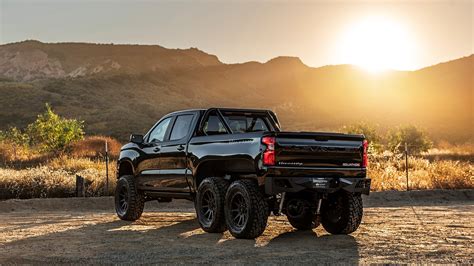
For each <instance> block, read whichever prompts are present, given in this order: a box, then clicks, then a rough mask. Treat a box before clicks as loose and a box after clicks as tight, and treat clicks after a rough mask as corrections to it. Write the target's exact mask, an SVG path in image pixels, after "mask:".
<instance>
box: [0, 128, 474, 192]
mask: <svg viewBox="0 0 474 266" xmlns="http://www.w3.org/2000/svg"><path fill="white" fill-rule="evenodd" d="M106 139H107V141H108V142H109V143H110V144H111V145H110V148H111V153H112V155H114V154H118V149H119V147H120V143H118V142H116V141H115V140H113V139H109V138H105V137H89V138H86V139H85V140H83V141H81V142H77V143H75V144H73V145H71V149H70V152H69V153H64V154H62V155H59V156H56V157H53V156H52V155H51V154H38V153H36V152H34V151H31V150H28V149H27V148H24V147H21V146H14V145H12V144H8V143H2V142H0V159H1V160H2V161H0V163H3V164H2V166H1V167H0V199H6V198H38V197H69V196H73V195H74V193H75V176H76V175H80V176H83V177H84V178H86V180H87V182H88V183H87V191H86V194H87V196H101V195H104V194H107V195H111V194H112V193H113V190H114V188H115V181H116V179H115V173H116V162H115V161H114V160H112V161H111V162H110V164H109V182H110V185H109V191H108V192H105V191H104V187H105V163H104V161H103V157H102V155H103V153H102V152H103V143H104V141H105V140H106ZM473 154H474V153H473V152H472V146H462V147H441V148H438V149H436V150H431V151H430V152H429V153H426V154H423V155H422V157H417V158H416V157H410V159H409V182H410V183H409V186H410V189H466V188H470V189H472V188H474V164H473V159H472V158H473V157H474V155H473ZM440 158H441V159H440ZM457 158H462V160H459V159H457ZM368 174H369V176H370V177H371V178H372V190H374V191H381V190H405V189H406V177H405V160H404V158H402V157H400V156H395V155H393V154H385V155H379V156H371V158H370V163H369V173H368Z"/></svg>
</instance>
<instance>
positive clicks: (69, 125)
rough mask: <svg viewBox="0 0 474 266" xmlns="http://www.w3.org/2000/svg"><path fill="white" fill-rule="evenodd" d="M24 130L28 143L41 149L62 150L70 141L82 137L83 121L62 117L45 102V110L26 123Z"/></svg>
mask: <svg viewBox="0 0 474 266" xmlns="http://www.w3.org/2000/svg"><path fill="white" fill-rule="evenodd" d="M26 132H27V134H28V136H29V138H30V144H31V145H33V146H37V147H38V148H39V149H40V150H41V151H63V150H64V148H65V147H66V146H67V145H68V144H69V143H70V142H72V141H75V140H80V139H82V138H83V137H84V122H83V121H78V120H76V119H66V118H62V117H60V116H59V115H57V114H56V113H54V112H53V110H52V109H51V106H50V105H49V104H46V111H45V112H44V113H43V114H40V115H38V118H37V119H36V121H35V122H33V123H32V124H29V125H28V127H27V130H26Z"/></svg>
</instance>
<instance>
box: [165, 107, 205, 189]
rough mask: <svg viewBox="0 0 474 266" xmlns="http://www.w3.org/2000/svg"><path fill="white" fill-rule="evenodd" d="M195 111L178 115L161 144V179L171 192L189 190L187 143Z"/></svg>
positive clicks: (193, 123)
mask: <svg viewBox="0 0 474 266" xmlns="http://www.w3.org/2000/svg"><path fill="white" fill-rule="evenodd" d="M196 117H197V116H196V115H195V113H182V114H179V115H176V117H175V119H174V120H173V125H172V127H171V130H170V134H169V137H168V139H167V140H165V141H164V142H163V143H162V144H161V151H160V152H161V154H160V172H159V175H160V179H161V180H163V181H162V189H163V190H166V191H169V192H189V189H190V186H189V184H188V182H187V179H186V175H188V174H190V172H191V171H190V169H189V166H188V163H187V158H186V155H187V143H188V141H189V138H190V137H191V134H192V132H193V128H194V125H195V122H196V121H195V120H196Z"/></svg>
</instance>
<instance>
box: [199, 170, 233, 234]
mask: <svg viewBox="0 0 474 266" xmlns="http://www.w3.org/2000/svg"><path fill="white" fill-rule="evenodd" d="M228 186H229V185H228V182H227V181H226V180H224V179H222V178H218V177H209V178H206V179H204V180H203V181H202V182H201V184H199V188H198V191H197V195H196V201H195V207H196V214H197V218H198V221H199V225H200V226H201V228H202V230H204V231H206V232H208V233H222V232H224V231H225V230H226V225H225V218H224V199H225V193H226V190H227V187H228Z"/></svg>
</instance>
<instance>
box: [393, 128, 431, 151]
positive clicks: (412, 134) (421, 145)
mask: <svg viewBox="0 0 474 266" xmlns="http://www.w3.org/2000/svg"><path fill="white" fill-rule="evenodd" d="M405 143H407V145H408V149H409V151H410V153H412V154H419V153H421V152H424V151H428V149H429V148H431V147H432V146H433V142H431V140H430V139H429V138H428V136H427V134H426V133H425V132H424V131H423V130H421V129H419V128H417V127H416V126H413V125H408V126H401V127H398V128H396V129H394V130H392V131H391V132H390V133H389V136H388V146H389V148H390V150H391V151H393V152H400V153H402V152H404V151H405Z"/></svg>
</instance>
